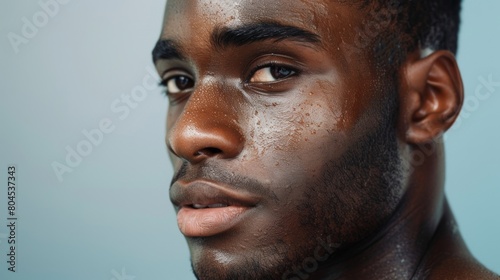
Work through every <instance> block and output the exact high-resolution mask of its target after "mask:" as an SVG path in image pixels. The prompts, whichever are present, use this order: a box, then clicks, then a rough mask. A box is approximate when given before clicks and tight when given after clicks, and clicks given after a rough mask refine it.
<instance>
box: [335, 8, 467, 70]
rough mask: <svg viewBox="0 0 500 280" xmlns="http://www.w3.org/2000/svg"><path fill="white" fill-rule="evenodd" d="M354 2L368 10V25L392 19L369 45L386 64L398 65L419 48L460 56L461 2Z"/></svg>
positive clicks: (366, 21)
mask: <svg viewBox="0 0 500 280" xmlns="http://www.w3.org/2000/svg"><path fill="white" fill-rule="evenodd" d="M340 1H343V0H340ZM351 3H357V4H361V9H363V10H365V11H367V15H368V18H367V19H366V20H365V22H364V23H366V24H372V25H376V24H377V23H380V21H384V20H385V19H386V18H387V17H389V21H390V22H387V23H386V24H385V25H386V26H385V27H384V28H382V29H381V30H379V31H380V32H378V33H377V36H376V38H373V39H374V40H373V41H372V42H371V44H370V45H371V47H372V48H373V50H374V52H375V55H376V56H378V57H379V58H382V57H383V58H384V60H385V63H390V64H392V65H394V64H396V65H399V64H400V63H401V62H402V61H403V60H404V59H405V58H406V56H407V54H408V53H410V52H412V51H415V50H418V49H421V50H424V49H430V50H432V51H436V50H449V51H450V52H452V53H454V54H456V53H457V49H458V32H459V27H460V12H461V6H462V0H360V1H356V2H351ZM368 12H369V13H368ZM377 15H378V17H377ZM367 28H369V27H367ZM387 59H388V60H387Z"/></svg>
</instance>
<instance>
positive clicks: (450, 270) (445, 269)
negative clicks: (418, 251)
mask: <svg viewBox="0 0 500 280" xmlns="http://www.w3.org/2000/svg"><path fill="white" fill-rule="evenodd" d="M425 274H426V275H422V276H423V277H422V278H417V279H429V280H447V279H449V280H469V279H473V280H478V279H481V280H482V279H484V280H489V279H492V280H498V279H500V276H498V275H496V274H495V273H493V272H492V271H490V270H488V269H487V268H486V267H484V266H483V265H482V264H480V263H479V262H478V261H476V260H475V259H473V258H467V257H451V258H446V259H445V260H443V261H440V262H439V263H434V264H433V265H432V268H431V269H429V270H427V272H426V273H425Z"/></svg>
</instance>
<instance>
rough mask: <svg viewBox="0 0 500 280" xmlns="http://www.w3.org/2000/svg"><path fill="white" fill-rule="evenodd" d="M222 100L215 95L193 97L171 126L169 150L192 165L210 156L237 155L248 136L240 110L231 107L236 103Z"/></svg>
mask: <svg viewBox="0 0 500 280" xmlns="http://www.w3.org/2000/svg"><path fill="white" fill-rule="evenodd" d="M221 103H223V102H222V101H221V98H213V96H212V98H202V97H200V96H198V97H197V98H194V96H191V98H190V100H189V101H188V102H187V104H186V105H185V107H184V108H183V110H182V112H181V113H180V114H179V116H177V118H176V119H175V121H174V122H173V124H172V127H171V128H170V129H167V132H168V133H167V139H166V140H167V145H168V147H169V150H170V151H171V152H172V153H173V154H174V155H176V156H177V157H179V158H183V159H185V160H187V161H189V162H190V163H191V164H196V163H200V162H202V161H204V160H206V159H209V158H220V159H231V158H235V157H237V156H238V155H239V154H240V153H241V151H242V149H243V142H244V139H243V136H242V134H241V129H240V128H239V126H238V124H237V123H238V122H237V121H236V119H237V116H236V112H234V109H233V110H231V108H234V106H230V105H228V104H227V105H224V104H221ZM170 117H171V116H170V115H169V118H170ZM175 117H176V116H172V118H175Z"/></svg>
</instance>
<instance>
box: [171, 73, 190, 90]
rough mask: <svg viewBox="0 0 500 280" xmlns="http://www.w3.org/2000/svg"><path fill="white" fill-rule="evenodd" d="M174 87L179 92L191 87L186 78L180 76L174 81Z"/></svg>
mask: <svg viewBox="0 0 500 280" xmlns="http://www.w3.org/2000/svg"><path fill="white" fill-rule="evenodd" d="M175 85H176V86H177V88H179V89H180V90H185V89H187V88H190V87H191V81H190V79H189V78H188V77H184V76H181V77H178V78H177V79H176V81H175Z"/></svg>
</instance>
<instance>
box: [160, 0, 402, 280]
mask: <svg viewBox="0 0 500 280" xmlns="http://www.w3.org/2000/svg"><path fill="white" fill-rule="evenodd" d="M363 17H364V15H363V12H362V11H360V10H359V9H358V8H357V7H354V6H350V5H347V4H341V3H336V2H334V1H310V0H307V1H306V0H304V1H299V0H296V1H290V0H283V1H267V0H248V1H244V0H240V1H234V0H231V1H209V0H206V1H205V0H201V1H194V0H193V1H186V0H169V1H168V6H167V12H166V17H165V23H164V30H163V33H162V38H161V39H162V40H166V41H165V42H164V43H163V44H162V46H161V47H157V48H156V53H157V54H159V56H158V58H159V60H158V61H157V63H156V64H157V68H158V71H159V73H160V75H161V76H162V78H163V80H164V83H165V85H166V87H167V92H168V94H169V99H170V106H169V112H168V119H167V139H166V140H167V145H168V147H169V149H170V151H171V154H170V155H171V158H172V161H173V165H174V168H175V170H176V175H175V177H174V180H173V185H172V187H171V189H170V196H171V200H172V202H173V203H174V206H175V208H176V210H177V211H178V222H179V227H180V229H181V232H182V233H183V234H184V235H185V236H186V239H187V242H188V244H189V248H190V252H191V258H192V264H193V268H194V270H195V273H196V274H197V275H198V277H199V278H200V279H282V277H283V279H289V278H287V277H293V275H296V273H297V272H293V271H294V270H295V271H297V269H299V270H300V271H301V273H303V274H304V273H305V274H308V275H309V274H313V273H314V271H315V270H316V269H317V265H323V264H325V263H326V262H329V261H334V260H335V258H336V257H338V256H340V255H341V254H342V252H344V251H346V250H352V247H353V246H355V244H356V243H357V242H359V241H360V240H363V239H366V238H369V237H370V234H373V232H374V231H376V230H377V228H379V227H380V226H381V225H382V224H383V223H384V222H385V221H386V220H387V219H388V217H390V215H391V213H393V211H394V209H395V208H396V206H397V204H398V203H399V202H400V200H401V197H402V195H403V193H404V189H403V187H401V185H402V184H400V174H401V172H400V170H399V156H398V142H397V139H396V133H395V126H396V124H395V118H396V114H397V112H396V109H395V108H396V107H397V105H396V103H395V102H396V101H395V100H396V92H397V91H396V88H397V87H396V86H395V85H394V84H393V83H391V82H390V81H392V80H389V79H386V78H382V77H385V76H388V73H378V72H376V71H375V67H374V66H373V64H374V60H373V59H371V55H370V53H371V52H370V51H368V50H362V51H359V50H358V51H357V52H355V55H353V50H352V44H351V42H354V40H355V35H356V30H357V28H358V27H360V26H361V25H362V19H363ZM388 81H389V82H388ZM327 259H328V260H327ZM290 279H292V278H290ZM297 279H298V278H297Z"/></svg>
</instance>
